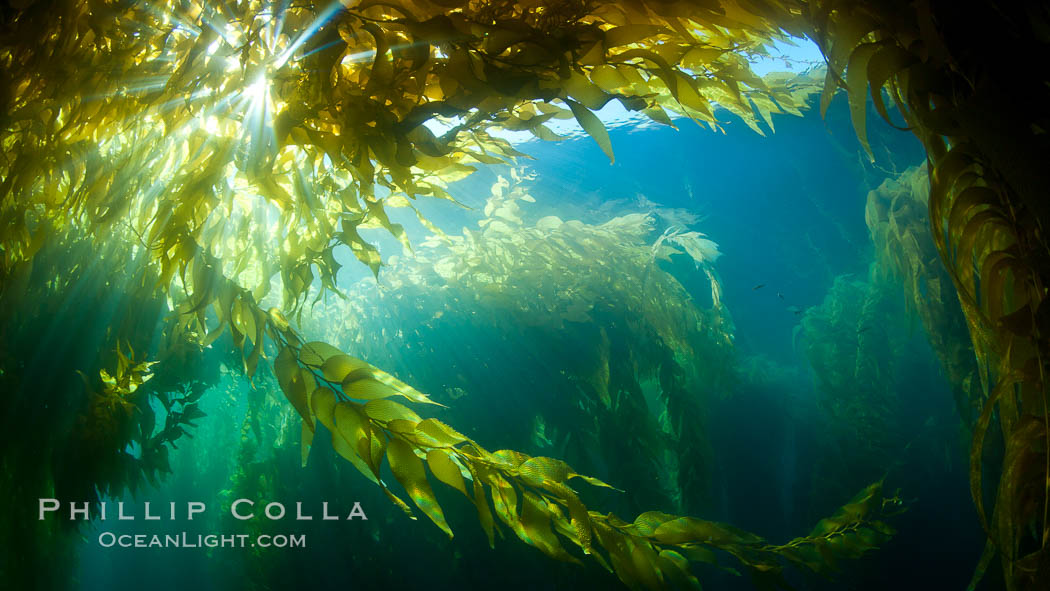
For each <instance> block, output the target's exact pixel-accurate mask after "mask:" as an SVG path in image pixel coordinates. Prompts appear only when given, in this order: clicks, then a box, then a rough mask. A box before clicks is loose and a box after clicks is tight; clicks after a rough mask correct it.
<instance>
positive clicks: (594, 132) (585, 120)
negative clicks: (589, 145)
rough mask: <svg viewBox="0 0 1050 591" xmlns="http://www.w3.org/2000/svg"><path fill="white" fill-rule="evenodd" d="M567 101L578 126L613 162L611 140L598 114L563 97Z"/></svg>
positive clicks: (614, 159)
mask: <svg viewBox="0 0 1050 591" xmlns="http://www.w3.org/2000/svg"><path fill="white" fill-rule="evenodd" d="M565 102H566V103H568V105H569V108H570V109H571V110H572V114H573V115H575V116H576V121H578V122H579V124H580V127H582V128H583V130H584V131H586V132H587V135H589V136H591V137H592V138H594V141H596V142H598V146H599V147H600V148H601V149H602V151H603V152H605V155H606V156H608V157H609V162H615V161H616V158H615V157H614V156H613V150H612V140H610V139H609V132H608V131H607V130H606V129H605V124H604V123H602V121H601V119H598V116H597V115H595V114H594V113H592V112H591V111H590V110H589V109H588V108H587V107H584V106H583V105H581V104H579V103H577V102H576V101H574V100H572V99H565Z"/></svg>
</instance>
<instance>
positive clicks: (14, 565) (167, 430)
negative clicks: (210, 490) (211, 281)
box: [0, 231, 219, 588]
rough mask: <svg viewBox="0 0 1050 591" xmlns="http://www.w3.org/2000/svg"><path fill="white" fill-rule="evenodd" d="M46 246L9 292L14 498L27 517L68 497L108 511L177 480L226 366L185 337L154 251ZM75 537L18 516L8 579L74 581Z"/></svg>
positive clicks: (9, 468) (3, 442) (7, 430)
mask: <svg viewBox="0 0 1050 591" xmlns="http://www.w3.org/2000/svg"><path fill="white" fill-rule="evenodd" d="M40 237H41V239H40V241H39V243H38V244H37V252H36V253H35V256H34V258H33V260H32V262H31V263H27V264H25V265H22V266H20V267H19V269H18V272H17V273H16V274H15V276H14V277H10V278H9V281H8V282H5V284H4V285H3V290H2V292H0V316H2V321H0V322H2V327H3V329H2V331H0V388H2V391H3V393H4V404H3V406H2V408H0V424H2V425H3V429H0V432H2V435H0V446H2V447H3V449H4V454H3V457H2V459H0V489H2V490H3V491H4V494H5V502H8V503H11V504H13V505H15V506H21V507H28V506H32V505H33V504H34V503H35V502H36V499H38V498H44V497H46V498H61V499H71V500H75V501H76V502H81V503H90V504H91V506H92V511H93V512H94V511H95V508H97V503H98V502H99V501H100V500H102V499H103V498H106V497H119V496H121V495H123V494H124V493H125V492H126V491H127V492H131V493H134V492H135V491H137V490H139V489H141V488H143V487H145V486H146V485H148V484H154V485H155V484H156V483H157V482H158V479H159V478H161V477H162V476H164V475H165V474H168V473H170V472H171V470H172V467H171V465H170V462H169V451H170V450H171V449H172V448H174V447H175V446H176V445H177V444H179V443H181V442H182V441H185V439H184V437H185V436H186V434H187V432H192V430H193V429H192V427H193V425H194V421H196V420H198V419H200V418H202V417H203V416H204V414H203V413H202V412H201V411H200V410H199V408H198V406H197V402H198V400H199V398H200V397H201V395H202V394H203V393H204V391H205V389H206V387H207V384H208V383H210V382H212V381H214V380H215V379H217V377H218V372H217V363H218V357H219V356H218V355H210V356H206V355H204V354H203V352H202V349H201V347H200V345H199V342H198V341H197V340H196V339H188V338H177V337H176V336H175V334H176V333H175V331H173V330H172V328H173V327H174V326H175V325H176V324H177V322H176V319H175V318H173V317H171V316H169V315H168V310H167V309H166V307H165V305H164V294H163V292H162V291H160V290H158V289H157V288H156V285H155V281H156V276H155V274H154V273H153V272H152V270H151V268H150V267H149V266H147V265H144V264H143V261H144V259H145V258H146V257H145V253H144V251H142V250H141V249H136V248H134V246H133V245H132V244H131V243H129V242H127V241H120V240H116V241H111V242H108V243H106V244H104V245H102V246H101V247H99V246H98V245H95V244H94V243H93V242H92V241H91V240H90V239H87V238H85V237H83V236H79V235H78V234H77V233H76V232H68V231H56V232H55V233H54V234H49V235H45V234H43V233H41V234H40ZM86 311H90V313H86ZM147 355H149V356H150V357H149V358H151V359H153V360H152V361H150V360H147V357H146V356H147ZM159 361H163V364H162V365H161V367H159V368H158V367H156V364H157V363H158V362H159ZM75 526H76V523H75V522H71V521H68V520H59V521H38V520H36V519H35V513H34V512H23V511H9V512H5V513H4V517H3V519H2V520H0V536H2V540H3V546H4V548H5V549H7V550H6V551H5V553H4V555H3V562H2V563H0V570H2V571H3V573H4V578H5V580H7V581H9V582H10V583H11V584H13V585H24V586H26V587H35V588H48V587H52V586H58V585H61V584H65V582H66V579H65V577H64V576H63V575H62V574H60V573H61V571H62V570H63V568H66V569H68V568H70V566H69V563H68V561H69V560H70V558H71V556H70V555H69V554H67V552H66V543H67V540H68V539H69V536H70V535H72V534H74V533H75ZM23 536H26V537H31V538H32V539H31V540H29V541H28V542H27V541H26V540H22V537H23ZM45 560H46V561H47V564H52V565H54V568H47V567H46V566H44V563H43V562H41V561H45Z"/></svg>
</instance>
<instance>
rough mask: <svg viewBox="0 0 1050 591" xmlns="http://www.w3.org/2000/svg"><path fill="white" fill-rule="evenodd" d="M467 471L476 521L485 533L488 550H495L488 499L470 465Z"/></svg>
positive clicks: (493, 524)
mask: <svg viewBox="0 0 1050 591" xmlns="http://www.w3.org/2000/svg"><path fill="white" fill-rule="evenodd" d="M468 469H469V470H470V474H471V476H472V480H473V481H474V506H475V507H477V510H478V521H479V522H480V523H481V529H482V530H484V531H485V536H486V537H487V538H488V539H489V548H495V547H496V532H495V530H496V524H495V522H494V521H493V519H492V510H491V509H489V501H488V498H487V497H486V496H485V487H484V486H483V485H482V484H481V479H480V478H478V474H477V472H476V470H475V469H474V468H473V467H472V466H471V465H468Z"/></svg>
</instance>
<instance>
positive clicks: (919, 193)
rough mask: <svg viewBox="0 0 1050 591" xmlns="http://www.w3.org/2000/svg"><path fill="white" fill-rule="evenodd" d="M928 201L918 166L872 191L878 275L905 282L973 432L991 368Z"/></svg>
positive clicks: (869, 211)
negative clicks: (972, 330) (982, 364)
mask: <svg viewBox="0 0 1050 591" xmlns="http://www.w3.org/2000/svg"><path fill="white" fill-rule="evenodd" d="M928 202H929V180H928V177H927V175H926V170H925V167H924V166H920V167H913V168H910V169H908V170H906V171H905V172H904V173H902V174H901V175H900V176H899V177H898V178H895V179H887V180H886V181H884V182H883V183H882V184H881V185H880V186H879V187H878V188H877V189H875V190H873V191H871V192H869V193H868V203H867V207H866V211H865V219H866V221H867V224H868V229H869V231H870V232H871V238H872V242H873V243H874V245H875V250H876V258H877V261H878V262H877V263H876V271H877V273H878V275H879V276H880V277H881V278H883V279H888V278H891V277H892V278H895V279H896V280H897V281H899V282H900V283H902V284H903V286H904V292H905V293H904V296H905V298H904V302H905V305H906V307H907V309H908V310H909V312H910V313H911V314H914V315H915V316H916V317H918V318H919V320H920V321H921V322H922V325H923V327H924V328H925V329H926V335H927V337H928V339H929V341H930V345H931V346H932V347H933V350H934V352H935V353H936V354H937V357H938V359H939V360H940V362H941V365H942V366H943V367H944V371H945V374H946V376H947V378H948V381H949V382H950V383H951V385H952V390H953V394H954V396H955V402H956V407H957V408H958V410H959V416H960V418H962V420H963V423H964V424H965V425H966V426H967V427H968V428H971V427H972V426H973V424H974V422H975V421H976V420H977V417H978V415H980V412H981V406H980V402H981V400H982V395H983V392H984V391H985V388H986V381H987V379H988V374H987V368H984V369H983V370H982V369H981V368H979V367H978V365H977V358H976V357H975V355H974V348H973V345H972V344H971V342H970V336H969V329H968V327H967V323H966V317H965V316H964V315H963V313H962V308H961V306H960V305H959V298H958V296H957V295H956V294H955V290H954V289H953V288H952V284H951V277H950V276H949V275H948V273H947V271H945V269H944V265H942V264H941V262H940V257H939V256H938V255H937V247H936V244H935V243H934V241H933V237H932V236H931V235H930V229H929V224H928V223H927V222H926V218H927V211H928Z"/></svg>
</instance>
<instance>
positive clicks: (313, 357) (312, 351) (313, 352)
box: [299, 341, 343, 368]
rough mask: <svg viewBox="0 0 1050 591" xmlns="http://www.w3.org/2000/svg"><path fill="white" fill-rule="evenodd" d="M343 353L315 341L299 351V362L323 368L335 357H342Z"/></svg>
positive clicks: (326, 344)
mask: <svg viewBox="0 0 1050 591" xmlns="http://www.w3.org/2000/svg"><path fill="white" fill-rule="evenodd" d="M342 354H343V352H342V351H340V350H339V349H336V348H335V347H333V346H331V345H329V344H328V343H322V342H321V341H313V342H311V343H306V344H305V345H303V346H302V348H301V349H299V361H300V362H301V363H303V364H304V365H309V366H311V367H318V368H319V367H321V365H322V364H324V362H325V361H326V360H327V359H328V358H329V357H332V356H333V355H342Z"/></svg>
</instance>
